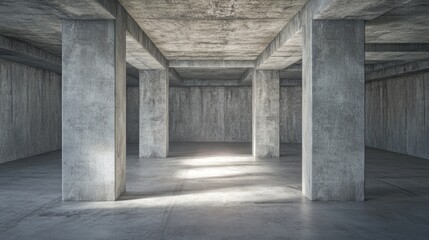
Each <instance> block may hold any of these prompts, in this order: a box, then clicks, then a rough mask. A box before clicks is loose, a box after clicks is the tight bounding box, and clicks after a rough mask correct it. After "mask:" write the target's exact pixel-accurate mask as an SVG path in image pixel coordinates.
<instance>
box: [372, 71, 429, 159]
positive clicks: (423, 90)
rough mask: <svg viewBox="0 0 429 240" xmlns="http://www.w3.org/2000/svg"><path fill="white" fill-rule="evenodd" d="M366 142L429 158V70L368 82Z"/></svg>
mask: <svg viewBox="0 0 429 240" xmlns="http://www.w3.org/2000/svg"><path fill="white" fill-rule="evenodd" d="M365 94H366V101H365V116H366V121H365V143H366V145H367V146H371V147H374V148H380V149H385V150H388V151H394V152H399V153H403V154H408V155H413V156H417V157H421V158H427V159H429V115H428V113H429V97H428V96H429V73H427V72H426V73H418V74H413V75H408V76H403V77H397V78H392V79H388V80H384V81H373V82H369V83H367V84H366V91H365Z"/></svg>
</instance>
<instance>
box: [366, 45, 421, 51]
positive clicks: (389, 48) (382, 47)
mask: <svg viewBox="0 0 429 240" xmlns="http://www.w3.org/2000/svg"><path fill="white" fill-rule="evenodd" d="M365 52H429V43H366V44H365Z"/></svg>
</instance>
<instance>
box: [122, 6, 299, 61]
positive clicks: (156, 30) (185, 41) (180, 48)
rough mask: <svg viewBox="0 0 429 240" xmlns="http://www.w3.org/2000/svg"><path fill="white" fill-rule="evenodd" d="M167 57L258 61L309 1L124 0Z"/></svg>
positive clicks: (170, 58)
mask: <svg viewBox="0 0 429 240" xmlns="http://www.w3.org/2000/svg"><path fill="white" fill-rule="evenodd" d="M120 2H121V3H122V5H123V6H124V7H125V9H126V10H127V11H128V12H129V13H130V15H131V16H132V17H133V18H134V19H135V20H136V21H137V23H138V24H139V25H140V27H141V28H142V29H143V30H144V31H145V32H146V33H147V34H148V35H149V37H150V38H151V39H152V41H153V42H154V43H155V44H156V45H157V46H158V48H159V49H160V51H161V52H162V53H163V54H164V56H165V57H166V58H167V59H168V60H172V59H186V60H187V59H192V60H199V59H205V60H207V59H216V60H220V59H221V60H231V59H233V60H254V59H256V58H257V57H258V56H259V54H260V53H261V52H262V51H263V50H264V48H265V47H266V46H267V45H268V44H269V43H270V41H271V40H273V38H274V37H275V36H276V35H277V34H278V32H279V31H280V30H281V29H282V28H283V27H284V26H285V25H286V24H287V23H288V21H289V20H290V19H291V18H292V17H293V16H294V15H295V14H296V13H297V12H298V11H299V10H300V9H301V7H302V6H303V5H304V4H305V2H306V0H182V1H174V0H173V1H167V0H161V1H152V0H120Z"/></svg>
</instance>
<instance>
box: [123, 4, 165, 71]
mask: <svg viewBox="0 0 429 240" xmlns="http://www.w3.org/2000/svg"><path fill="white" fill-rule="evenodd" d="M120 7H121V8H122V6H120ZM125 19H126V20H125V21H126V26H127V34H126V42H127V57H126V60H127V62H128V63H129V64H131V65H133V66H134V67H136V68H137V69H140V70H156V69H166V68H167V67H168V63H167V59H165V57H164V55H163V54H162V53H161V51H159V49H158V48H157V47H156V45H155V44H154V43H153V42H152V40H150V38H149V37H148V36H147V34H146V33H145V32H144V31H143V30H142V29H141V28H140V26H139V25H138V24H137V22H136V21H135V20H134V19H133V18H132V17H131V16H130V15H129V14H128V12H126V14H125Z"/></svg>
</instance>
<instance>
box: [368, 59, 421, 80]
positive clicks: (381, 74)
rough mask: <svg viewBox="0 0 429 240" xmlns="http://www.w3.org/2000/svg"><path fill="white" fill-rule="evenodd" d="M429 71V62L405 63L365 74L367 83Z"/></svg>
mask: <svg viewBox="0 0 429 240" xmlns="http://www.w3.org/2000/svg"><path fill="white" fill-rule="evenodd" d="M427 71H429V60H423V61H417V62H410V63H404V64H401V65H396V64H395V65H393V66H387V67H385V68H382V69H379V70H375V71H371V72H368V73H366V74H365V81H374V80H382V79H389V78H394V77H399V76H404V75H409V74H413V73H418V72H427Z"/></svg>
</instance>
